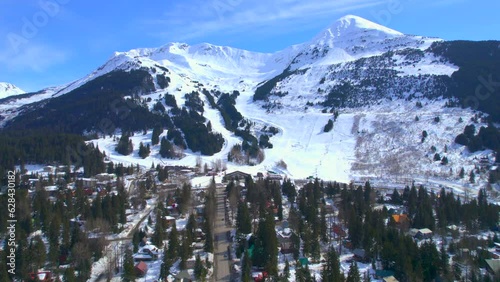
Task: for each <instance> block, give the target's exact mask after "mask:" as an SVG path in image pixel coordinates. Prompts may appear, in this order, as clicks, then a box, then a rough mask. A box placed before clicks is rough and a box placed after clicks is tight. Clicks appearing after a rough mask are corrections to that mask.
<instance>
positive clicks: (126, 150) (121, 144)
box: [115, 134, 134, 156]
mask: <svg viewBox="0 0 500 282" xmlns="http://www.w3.org/2000/svg"><path fill="white" fill-rule="evenodd" d="M133 149H134V147H133V144H132V140H130V136H129V135H128V134H123V135H122V136H121V137H120V140H119V141H118V145H116V148H115V150H116V151H117V152H118V153H119V154H122V155H124V156H127V155H130V153H132V150H133Z"/></svg>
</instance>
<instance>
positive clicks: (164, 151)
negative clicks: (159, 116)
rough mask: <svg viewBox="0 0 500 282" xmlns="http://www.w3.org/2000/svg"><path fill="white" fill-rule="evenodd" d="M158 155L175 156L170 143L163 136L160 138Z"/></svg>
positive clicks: (163, 156) (164, 156)
mask: <svg viewBox="0 0 500 282" xmlns="http://www.w3.org/2000/svg"><path fill="white" fill-rule="evenodd" d="M160 156H161V157H162V158H173V157H174V156H175V154H174V149H173V147H172V144H170V142H169V141H168V140H167V139H165V137H163V138H162V139H161V143H160Z"/></svg>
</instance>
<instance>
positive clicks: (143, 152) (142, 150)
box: [139, 142, 151, 159]
mask: <svg viewBox="0 0 500 282" xmlns="http://www.w3.org/2000/svg"><path fill="white" fill-rule="evenodd" d="M150 152H151V149H150V147H149V144H148V145H147V146H144V144H142V142H141V143H140V144H139V157H141V158H143V159H145V158H147V157H148V156H149V153H150Z"/></svg>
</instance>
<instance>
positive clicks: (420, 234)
mask: <svg viewBox="0 0 500 282" xmlns="http://www.w3.org/2000/svg"><path fill="white" fill-rule="evenodd" d="M415 238H417V239H419V240H423V239H430V238H432V230H430V229H429V228H422V229H419V230H418V231H417V234H415Z"/></svg>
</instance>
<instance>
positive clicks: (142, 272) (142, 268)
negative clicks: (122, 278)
mask: <svg viewBox="0 0 500 282" xmlns="http://www.w3.org/2000/svg"><path fill="white" fill-rule="evenodd" d="M134 270H135V275H136V276H137V277H144V276H146V273H148V265H147V264H146V263H145V262H143V261H141V262H139V263H138V264H136V265H135V266H134Z"/></svg>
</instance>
